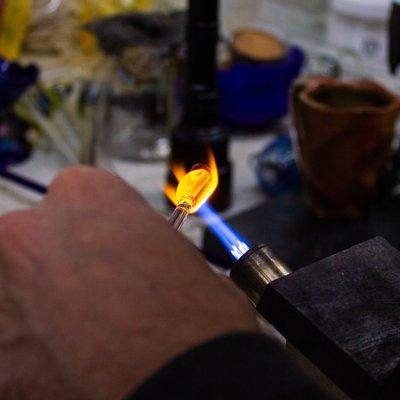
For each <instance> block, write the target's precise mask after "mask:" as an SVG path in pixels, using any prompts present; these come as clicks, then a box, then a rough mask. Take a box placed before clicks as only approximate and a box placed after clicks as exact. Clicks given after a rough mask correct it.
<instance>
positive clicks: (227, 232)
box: [197, 203, 250, 260]
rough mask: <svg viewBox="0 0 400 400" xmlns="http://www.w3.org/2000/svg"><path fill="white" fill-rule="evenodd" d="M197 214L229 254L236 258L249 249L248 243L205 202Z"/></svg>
mask: <svg viewBox="0 0 400 400" xmlns="http://www.w3.org/2000/svg"><path fill="white" fill-rule="evenodd" d="M197 214H198V215H199V216H200V217H201V218H202V219H203V220H204V221H205V223H206V224H207V225H208V227H209V228H210V229H211V231H212V232H213V233H214V235H215V236H216V237H217V238H218V239H219V240H220V241H221V243H222V244H223V246H224V247H225V248H226V249H227V250H228V251H229V252H230V254H231V255H232V256H233V257H234V258H235V259H236V260H238V259H239V258H240V257H242V256H243V255H244V254H245V253H247V252H248V251H249V250H250V245H249V244H248V243H247V242H246V240H244V239H243V238H242V237H241V236H240V235H239V234H238V233H237V232H236V231H235V230H234V229H233V228H232V227H231V226H229V225H228V224H227V223H226V222H224V221H223V220H222V218H221V217H220V216H219V215H218V214H217V212H216V211H215V210H214V209H213V208H212V207H211V206H210V205H209V204H208V203H206V204H205V205H204V206H203V207H202V208H201V209H200V210H199V211H198V212H197Z"/></svg>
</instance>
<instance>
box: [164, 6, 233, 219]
mask: <svg viewBox="0 0 400 400" xmlns="http://www.w3.org/2000/svg"><path fill="white" fill-rule="evenodd" d="M186 36H187V39H186V42H187V46H186V47H187V58H186V80H185V99H184V109H183V115H182V118H181V120H180V123H179V124H178V126H177V127H176V128H175V129H174V130H173V132H172V137H171V155H170V162H169V167H170V170H169V174H168V179H167V181H168V183H169V184H177V181H176V178H175V176H174V173H173V171H172V169H173V166H174V165H177V164H179V165H183V166H184V167H185V169H186V170H190V168H191V167H192V165H194V164H196V163H198V162H199V161H200V162H201V163H203V164H206V163H207V158H208V156H207V154H208V151H209V150H212V152H213V154H214V155H215V159H216V162H217V165H218V172H219V185H218V190H217V191H216V193H215V195H214V196H213V199H212V203H213V205H214V207H215V208H216V209H218V210H220V211H221V210H223V209H225V208H227V207H228V206H229V203H230V197H231V164H230V162H229V158H228V135H227V133H226V132H224V130H223V129H221V127H220V119H219V95H218V85H217V61H216V46H217V41H218V0H207V1H205V0H190V1H189V11H188V20H187V27H186Z"/></svg>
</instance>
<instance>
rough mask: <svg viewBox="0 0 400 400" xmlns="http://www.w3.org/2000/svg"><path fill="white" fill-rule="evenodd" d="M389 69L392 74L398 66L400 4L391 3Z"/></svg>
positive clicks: (399, 56)
mask: <svg viewBox="0 0 400 400" xmlns="http://www.w3.org/2000/svg"><path fill="white" fill-rule="evenodd" d="M389 34H390V68H391V70H392V72H393V73H395V72H396V70H397V68H398V66H399V65H400V2H399V1H398V0H396V1H394V2H393V7H392V14H391V17H390V26H389Z"/></svg>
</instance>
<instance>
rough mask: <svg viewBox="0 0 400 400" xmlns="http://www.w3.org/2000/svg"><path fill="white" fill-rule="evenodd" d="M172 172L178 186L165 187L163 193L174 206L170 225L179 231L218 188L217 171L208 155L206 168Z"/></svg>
mask: <svg viewBox="0 0 400 400" xmlns="http://www.w3.org/2000/svg"><path fill="white" fill-rule="evenodd" d="M174 172H175V176H176V179H177V181H178V186H177V188H172V187H171V186H167V187H166V188H165V193H166V194H167V195H168V197H169V198H170V200H171V201H172V202H173V203H174V204H175V205H176V209H175V211H174V213H173V214H172V216H171V218H170V223H171V225H172V226H173V227H174V228H176V229H177V230H179V229H180V228H181V227H182V225H183V223H184V222H185V221H186V219H187V217H188V216H189V215H190V214H194V213H195V212H197V211H198V210H199V209H200V208H201V206H202V205H204V203H206V202H207V200H208V199H209V198H210V197H211V196H212V195H213V193H214V192H215V189H216V188H217V186H218V170H217V166H216V163H215V160H214V157H213V156H212V154H211V153H210V155H209V165H208V166H206V165H201V164H199V165H196V166H194V167H193V168H192V170H191V171H190V172H188V173H186V174H185V171H184V169H183V168H180V167H176V168H175V169H174Z"/></svg>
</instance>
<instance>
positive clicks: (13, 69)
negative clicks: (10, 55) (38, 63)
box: [0, 59, 39, 111]
mask: <svg viewBox="0 0 400 400" xmlns="http://www.w3.org/2000/svg"><path fill="white" fill-rule="evenodd" d="M38 77H39V70H38V68H37V67H35V66H34V65H29V66H27V67H21V66H20V65H19V64H17V63H13V62H9V61H6V60H4V59H0V110H1V111H4V110H5V109H7V108H8V107H10V106H11V105H12V104H13V103H14V102H15V101H16V100H18V98H19V97H20V96H21V95H22V94H23V93H24V92H25V90H26V89H28V87H29V86H31V85H32V84H34V83H35V82H36V81H37V79H38Z"/></svg>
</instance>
